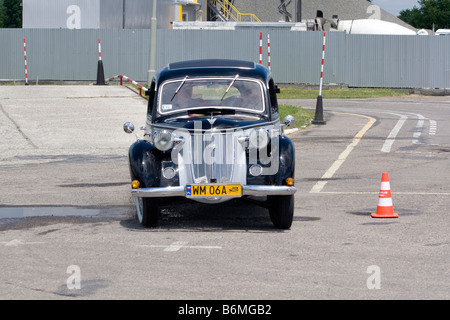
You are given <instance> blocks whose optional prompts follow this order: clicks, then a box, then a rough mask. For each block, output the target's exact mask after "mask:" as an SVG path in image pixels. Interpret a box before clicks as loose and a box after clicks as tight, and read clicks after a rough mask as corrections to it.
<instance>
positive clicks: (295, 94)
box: [278, 87, 409, 99]
mask: <svg viewBox="0 0 450 320" xmlns="http://www.w3.org/2000/svg"><path fill="white" fill-rule="evenodd" d="M280 89H281V92H280V93H279V94H278V99H316V98H317V96H318V95H319V90H318V89H317V90H314V89H301V88H292V87H289V88H280ZM407 95H409V91H408V90H392V89H374V88H355V89H326V90H323V91H322V98H324V99H364V98H381V97H399V96H407Z"/></svg>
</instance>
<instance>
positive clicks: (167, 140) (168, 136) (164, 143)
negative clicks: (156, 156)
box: [153, 130, 173, 151]
mask: <svg viewBox="0 0 450 320" xmlns="http://www.w3.org/2000/svg"><path fill="white" fill-rule="evenodd" d="M153 143H154V144H155V146H156V148H158V150H161V151H167V150H169V149H171V148H172V147H173V135H172V132H171V131H169V130H158V131H156V132H155V133H154V134H153Z"/></svg>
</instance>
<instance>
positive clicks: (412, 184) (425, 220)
mask: <svg viewBox="0 0 450 320" xmlns="http://www.w3.org/2000/svg"><path fill="white" fill-rule="evenodd" d="M281 102H283V103H285V102H289V103H290V104H295V105H300V106H303V107H307V108H314V107H315V100H295V101H281ZM145 110H146V104H145V101H144V100H143V99H142V98H140V97H139V96H137V95H136V94H135V93H134V92H132V91H131V90H129V89H126V88H123V87H119V86H39V87H36V86H27V87H24V86H20V87H19V86H0V134H1V137H2V139H1V140H0V150H1V153H0V257H1V259H0V270H2V272H1V273H0V299H194V300H202V299H225V300H228V299H232V300H233V299H252V300H261V299H275V300H297V299H445V300H447V299H449V298H450V280H449V279H450V277H449V263H450V250H449V247H450V237H449V232H448V230H449V229H450V228H449V218H448V215H447V214H448V207H449V204H450V184H449V181H450V179H449V178H450V170H449V169H450V142H449V139H448V137H449V136H450V126H449V122H450V112H449V111H450V97H421V96H409V97H406V98H405V97H404V98H383V99H362V100H324V111H325V119H326V121H327V123H326V125H321V126H312V127H310V128H308V129H306V130H302V131H300V132H297V133H294V134H292V135H291V138H292V139H293V141H294V142H295V146H296V161H297V163H296V164H297V167H296V186H297V189H298V191H297V193H296V195H295V217H294V223H293V226H292V228H291V229H290V230H287V231H280V230H277V229H274V228H273V227H272V224H271V222H270V220H269V217H268V213H267V211H266V210H265V209H263V208H260V207H257V206H254V205H253V204H251V203H246V202H245V203H242V202H240V201H233V202H229V203H226V204H223V205H218V206H210V205H200V204H195V203H191V202H183V203H176V204H173V203H167V206H166V207H165V209H164V210H163V220H162V225H161V226H160V227H158V228H156V229H145V228H143V227H141V226H140V225H139V223H138V222H137V221H136V220H135V218H134V216H133V215H134V206H133V202H132V199H131V197H130V195H129V172H128V164H127V157H126V154H127V150H128V147H129V145H130V144H131V143H132V142H133V141H134V137H133V136H132V135H126V134H125V133H124V132H123V131H122V125H123V123H124V122H125V121H131V122H133V123H134V124H135V125H136V127H137V128H139V126H141V125H143V124H144V123H145ZM137 131H139V130H137ZM138 133H139V132H138ZM383 172H388V173H389V178H390V186H391V190H392V198H393V206H394V210H395V212H396V213H398V214H399V218H398V219H374V218H372V217H371V216H370V214H371V213H372V212H375V211H376V209H377V204H378V193H379V191H380V182H381V175H382V173H383Z"/></svg>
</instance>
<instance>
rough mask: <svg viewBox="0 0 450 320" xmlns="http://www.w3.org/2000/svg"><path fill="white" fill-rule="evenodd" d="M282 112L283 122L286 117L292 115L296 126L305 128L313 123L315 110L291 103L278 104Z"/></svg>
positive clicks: (281, 118)
mask: <svg viewBox="0 0 450 320" xmlns="http://www.w3.org/2000/svg"><path fill="white" fill-rule="evenodd" d="M278 111H279V113H280V120H281V122H283V119H284V117H286V116H287V115H289V114H290V115H291V116H293V117H294V118H295V124H294V128H299V129H300V128H305V127H308V126H309V125H311V120H312V119H314V116H315V111H314V110H307V109H303V108H301V107H294V106H290V105H285V104H281V105H279V106H278Z"/></svg>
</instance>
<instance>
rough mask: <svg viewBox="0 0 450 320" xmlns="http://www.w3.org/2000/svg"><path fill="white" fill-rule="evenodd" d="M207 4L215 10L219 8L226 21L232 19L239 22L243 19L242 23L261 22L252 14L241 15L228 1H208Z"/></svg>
mask: <svg viewBox="0 0 450 320" xmlns="http://www.w3.org/2000/svg"><path fill="white" fill-rule="evenodd" d="M209 4H210V5H211V6H213V7H214V8H217V6H219V7H220V8H221V9H222V10H221V12H222V14H223V16H224V18H225V19H226V20H227V21H229V20H230V19H233V20H234V21H236V22H241V21H243V20H242V18H243V17H244V21H248V20H250V22H261V20H259V18H258V17H257V16H256V15H254V14H253V13H241V12H240V11H239V10H238V9H236V7H235V6H234V5H233V4H232V3H231V2H230V1H228V0H209Z"/></svg>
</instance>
